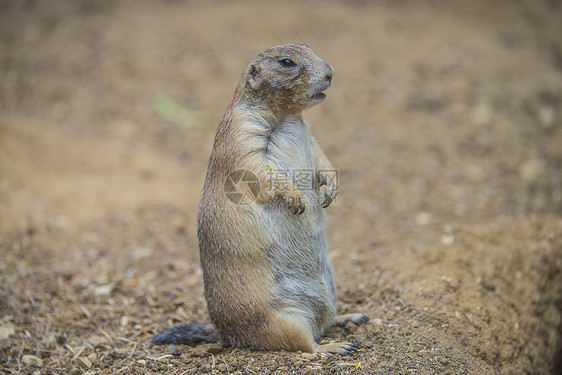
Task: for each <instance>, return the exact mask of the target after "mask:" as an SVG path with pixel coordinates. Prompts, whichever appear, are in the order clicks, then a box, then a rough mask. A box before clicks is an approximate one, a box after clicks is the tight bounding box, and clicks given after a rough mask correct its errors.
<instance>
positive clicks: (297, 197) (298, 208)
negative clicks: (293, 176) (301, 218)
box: [285, 190, 306, 215]
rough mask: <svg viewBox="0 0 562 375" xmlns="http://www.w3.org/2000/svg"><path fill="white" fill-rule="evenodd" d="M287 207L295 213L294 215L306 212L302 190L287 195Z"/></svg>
mask: <svg viewBox="0 0 562 375" xmlns="http://www.w3.org/2000/svg"><path fill="white" fill-rule="evenodd" d="M285 199H286V203H287V208H288V209H289V210H290V211H291V212H292V213H293V215H300V214H302V213H303V212H304V209H305V207H306V206H305V204H304V197H303V195H302V193H301V192H300V190H294V191H291V192H289V193H287V194H286V195H285Z"/></svg>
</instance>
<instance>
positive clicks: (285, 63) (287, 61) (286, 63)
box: [279, 59, 296, 68]
mask: <svg viewBox="0 0 562 375" xmlns="http://www.w3.org/2000/svg"><path fill="white" fill-rule="evenodd" d="M279 63H280V64H281V65H282V66H284V67H285V68H290V67H291V66H295V65H296V64H295V62H294V61H293V60H291V59H281V60H279Z"/></svg>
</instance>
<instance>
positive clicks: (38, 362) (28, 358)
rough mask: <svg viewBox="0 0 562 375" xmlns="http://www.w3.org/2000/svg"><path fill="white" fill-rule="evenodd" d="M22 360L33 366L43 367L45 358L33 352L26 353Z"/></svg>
mask: <svg viewBox="0 0 562 375" xmlns="http://www.w3.org/2000/svg"><path fill="white" fill-rule="evenodd" d="M21 360H22V362H23V363H24V364H26V365H28V366H31V367H43V360H42V359H41V358H39V357H36V356H34V355H31V354H26V355H24V356H23V357H22V358H21Z"/></svg>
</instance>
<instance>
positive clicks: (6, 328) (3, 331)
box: [0, 322, 16, 340]
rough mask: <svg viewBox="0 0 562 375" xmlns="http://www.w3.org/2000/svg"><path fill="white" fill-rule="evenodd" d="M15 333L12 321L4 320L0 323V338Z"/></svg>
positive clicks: (2, 338) (5, 337) (3, 338)
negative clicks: (4, 321)
mask: <svg viewBox="0 0 562 375" xmlns="http://www.w3.org/2000/svg"><path fill="white" fill-rule="evenodd" d="M14 333H16V326H15V325H14V323H12V322H6V323H4V324H2V325H0V340H5V339H7V338H8V337H10V336H11V335H13V334H14Z"/></svg>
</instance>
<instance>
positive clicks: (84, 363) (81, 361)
mask: <svg viewBox="0 0 562 375" xmlns="http://www.w3.org/2000/svg"><path fill="white" fill-rule="evenodd" d="M78 366H80V367H82V368H90V367H92V361H90V360H89V359H88V358H87V357H79V358H78Z"/></svg>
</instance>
